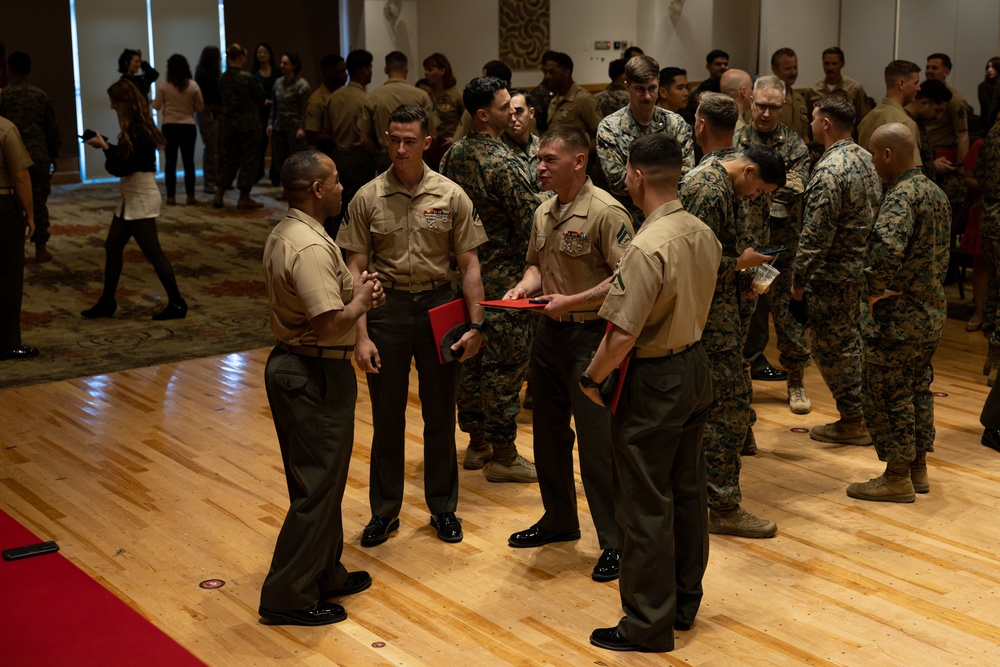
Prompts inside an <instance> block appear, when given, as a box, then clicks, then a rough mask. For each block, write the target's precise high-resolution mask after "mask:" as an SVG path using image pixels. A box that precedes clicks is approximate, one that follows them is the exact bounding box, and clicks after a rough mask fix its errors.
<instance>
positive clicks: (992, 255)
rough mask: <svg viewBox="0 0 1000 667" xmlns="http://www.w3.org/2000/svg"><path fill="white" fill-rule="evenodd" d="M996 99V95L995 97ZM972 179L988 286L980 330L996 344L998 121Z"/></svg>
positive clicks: (999, 292) (999, 343) (999, 291)
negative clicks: (978, 200)
mask: <svg viewBox="0 0 1000 667" xmlns="http://www.w3.org/2000/svg"><path fill="white" fill-rule="evenodd" d="M997 102H998V103H1000V96H998V97H997ZM976 180H977V181H979V189H980V191H981V192H982V193H983V215H982V218H981V219H980V225H979V238H980V239H981V241H982V244H983V259H984V260H985V261H986V267H987V270H988V271H989V275H990V288H989V290H988V291H987V292H986V308H985V311H984V313H985V315H984V317H983V334H984V335H985V336H986V338H987V339H988V340H990V342H991V344H992V345H993V346H994V347H997V348H1000V338H998V337H997V326H996V323H997V318H998V312H997V311H998V309H1000V123H996V124H994V125H993V129H991V130H990V131H989V133H988V134H987V135H986V139H985V140H984V141H983V145H982V146H981V147H980V149H979V160H978V161H977V162H976Z"/></svg>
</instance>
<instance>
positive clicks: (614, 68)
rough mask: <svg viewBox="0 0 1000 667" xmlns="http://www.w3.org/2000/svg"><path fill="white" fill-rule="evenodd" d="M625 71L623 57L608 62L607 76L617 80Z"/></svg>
mask: <svg viewBox="0 0 1000 667" xmlns="http://www.w3.org/2000/svg"><path fill="white" fill-rule="evenodd" d="M624 73H625V59H624V58H615V59H614V60H612V61H611V62H609V63H608V78H609V79H611V80H612V81H617V80H618V79H619V77H621V75H622V74H624Z"/></svg>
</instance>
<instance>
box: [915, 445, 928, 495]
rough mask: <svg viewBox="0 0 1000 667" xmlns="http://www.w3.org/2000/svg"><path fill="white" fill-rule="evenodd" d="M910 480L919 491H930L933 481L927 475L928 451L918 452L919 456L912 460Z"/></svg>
mask: <svg viewBox="0 0 1000 667" xmlns="http://www.w3.org/2000/svg"><path fill="white" fill-rule="evenodd" d="M910 482H912V483H913V490H914V491H916V492H917V493H928V492H930V490H931V481H930V478H928V477H927V452H917V458H915V459H913V460H912V461H910Z"/></svg>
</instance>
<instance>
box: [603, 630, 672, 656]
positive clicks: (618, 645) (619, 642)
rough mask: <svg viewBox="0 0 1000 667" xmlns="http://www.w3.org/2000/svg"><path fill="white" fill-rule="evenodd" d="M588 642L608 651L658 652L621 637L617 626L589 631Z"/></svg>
mask: <svg viewBox="0 0 1000 667" xmlns="http://www.w3.org/2000/svg"><path fill="white" fill-rule="evenodd" d="M590 643H591V644H593V645H594V646H600V647H601V648H606V649H608V650H610V651H638V652H640V653H658V651H655V650H653V649H651V648H646V647H645V646H640V645H639V644H634V643H632V642H630V641H629V640H627V639H625V637H622V635H621V633H620V632H618V628H617V627H614V628H597V629H596V630H594V631H593V632H591V633H590Z"/></svg>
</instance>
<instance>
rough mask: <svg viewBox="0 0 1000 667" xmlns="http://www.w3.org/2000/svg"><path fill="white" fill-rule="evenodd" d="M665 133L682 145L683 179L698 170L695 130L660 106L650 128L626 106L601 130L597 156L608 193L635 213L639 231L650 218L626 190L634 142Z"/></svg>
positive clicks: (654, 114)
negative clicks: (627, 165)
mask: <svg viewBox="0 0 1000 667" xmlns="http://www.w3.org/2000/svg"><path fill="white" fill-rule="evenodd" d="M657 132H664V133H666V135H667V136H669V137H672V138H673V139H674V140H676V141H677V143H678V144H680V147H681V156H682V158H683V165H682V166H681V176H683V175H684V174H686V173H687V172H688V171H690V170H691V169H693V168H694V135H693V134H692V132H691V127H690V126H689V125H688V124H687V123H686V122H684V119H683V118H681V117H680V115H679V114H676V113H674V112H673V111H667V110H666V109H661V108H660V107H656V110H655V111H654V112H653V119H652V120H651V121H650V123H649V125H639V124H638V123H636V122H635V119H634V118H632V111H631V109H630V108H629V107H628V106H626V107H625V108H623V109H619V110H618V111H615V112H614V113H612V114H611V115H609V116H606V117H605V118H604V120H602V121H601V124H600V125H599V126H598V127H597V157H598V159H599V161H600V163H601V169H602V170H603V171H604V176H605V177H606V178H607V183H608V191H609V192H610V193H611V194H613V195H614V196H615V197H616V198H617V199H618V201H620V202H621V203H622V205H623V206H624V207H625V208H626V210H628V212H629V213H631V214H632V224H633V225H634V226H635V228H636V229H639V226H640V225H642V221H643V220H645V219H646V216H645V215H644V214H643V212H642V211H641V210H639V208H638V207H637V206H636V205H635V204H633V203H632V198H631V197H629V194H628V188H626V187H625V163H626V162H628V151H629V149H630V148H631V147H632V142H633V141H635V140H636V139H638V138H639V137H642V136H645V135H647V134H655V133H657Z"/></svg>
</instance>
